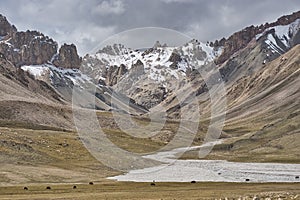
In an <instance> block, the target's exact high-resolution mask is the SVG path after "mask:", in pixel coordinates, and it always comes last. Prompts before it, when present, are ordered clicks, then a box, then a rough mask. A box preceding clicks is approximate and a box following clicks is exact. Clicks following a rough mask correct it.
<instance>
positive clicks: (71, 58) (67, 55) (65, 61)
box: [53, 44, 81, 69]
mask: <svg viewBox="0 0 300 200" xmlns="http://www.w3.org/2000/svg"><path fill="white" fill-rule="evenodd" d="M53 64H54V65H55V66H57V67H62V68H66V69H70V68H73V69H74V68H75V69H79V68H80V64H81V58H80V57H79V55H78V54H77V48H76V46H75V45H74V44H71V45H68V44H64V45H63V46H61V47H60V49H59V53H58V55H57V56H56V58H55V59H54V60H53Z"/></svg>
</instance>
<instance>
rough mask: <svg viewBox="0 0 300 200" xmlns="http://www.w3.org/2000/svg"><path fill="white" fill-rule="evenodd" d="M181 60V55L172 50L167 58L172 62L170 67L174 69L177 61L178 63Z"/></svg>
mask: <svg viewBox="0 0 300 200" xmlns="http://www.w3.org/2000/svg"><path fill="white" fill-rule="evenodd" d="M181 60H182V58H181V56H180V55H179V53H178V52H177V51H176V50H174V51H173V52H172V54H171V56H170V58H169V61H170V62H172V64H171V65H170V67H171V68H172V69H176V68H177V67H178V63H180V62H181Z"/></svg>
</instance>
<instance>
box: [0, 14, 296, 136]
mask: <svg viewBox="0 0 300 200" xmlns="http://www.w3.org/2000/svg"><path fill="white" fill-rule="evenodd" d="M154 42H155V41H154ZM299 43H300V11H299V12H296V13H293V14H291V15H287V16H283V17H280V18H279V19H278V20H277V21H276V22H273V23H266V24H264V25H261V26H250V27H247V28H245V29H243V30H241V31H239V32H236V33H234V34H233V35H232V36H230V37H229V38H227V39H225V38H223V39H221V40H217V41H215V42H207V43H202V42H200V41H198V40H196V39H193V40H191V41H189V42H187V43H186V44H183V45H182V46H177V47H169V46H167V45H161V44H160V43H159V42H156V43H155V44H154V46H153V47H152V48H148V49H143V50H135V49H130V48H129V47H125V46H124V45H122V44H111V45H109V46H106V47H105V48H103V49H99V51H97V53H96V54H94V55H86V56H84V57H83V58H81V57H80V56H78V54H77V50H76V46H75V45H73V44H71V45H68V44H64V45H62V46H61V47H58V44H57V42H55V41H54V40H53V39H51V38H49V37H48V36H45V35H44V34H43V33H40V32H37V31H26V32H23V31H18V30H17V28H16V27H15V26H13V25H11V24H10V23H9V22H8V21H7V19H6V18H5V17H4V16H2V15H0V55H1V56H0V69H1V73H0V82H1V83H0V93H1V95H0V107H1V110H0V120H3V121H7V120H8V121H22V122H27V123H33V124H42V125H47V126H54V127H60V128H67V129H73V128H74V126H73V122H72V109H71V103H72V90H73V89H74V88H75V89H77V90H79V91H80V90H87V93H86V95H91V96H93V97H95V98H96V102H95V105H93V104H92V102H86V101H85V97H82V101H81V100H79V101H78V106H80V107H83V108H90V109H97V110H106V111H112V110H116V111H120V112H127V113H128V114H132V115H147V114H149V113H151V112H155V111H157V110H156V108H158V107H159V106H162V107H164V108H165V110H166V111H167V114H168V117H169V118H171V119H180V116H181V113H182V112H185V113H188V114H189V115H191V116H192V115H193V114H194V112H195V111H196V110H195V109H193V107H191V105H190V104H189V103H188V102H189V101H190V99H189V98H190V97H191V96H197V98H199V99H201V101H199V105H200V108H201V115H203V116H205V117H207V118H209V116H210V108H211V104H210V100H209V92H208V87H207V82H205V81H204V79H203V77H201V74H200V73H199V70H200V71H201V70H205V71H206V74H208V77H206V78H207V80H209V81H210V84H212V85H214V84H218V83H219V82H221V81H224V83H225V88H226V92H227V93H226V97H227V106H228V110H227V115H226V125H227V126H230V127H234V129H232V130H229V129H228V130H226V129H225V130H224V131H225V133H226V134H229V135H230V134H231V136H234V135H236V134H237V135H240V134H241V133H243V131H246V130H248V129H249V127H251V126H257V127H258V129H261V130H260V132H256V134H254V136H253V137H260V136H259V135H257V134H261V133H262V132H264V131H265V130H267V129H268V130H269V129H273V128H274V129H275V128H276V129H282V130H284V132H282V135H277V136H276V138H277V139H280V138H283V137H284V136H285V135H288V134H299V131H300V127H299V123H298V124H296V125H293V126H291V127H287V124H289V122H290V121H291V122H292V123H294V121H298V122H299V113H300V102H299V99H300V92H299V88H300V80H299V78H300V76H299V73H300V56H299V55H300V54H299V53H300V46H299V45H298V44H299ZM217 73H219V74H220V75H221V77H219V78H216V76H215V74H217ZM220 78H221V79H220ZM91 85H95V86H96V90H95V91H96V92H95V91H89V88H90V86H91ZM191 85H192V87H191ZM178 91H184V92H185V95H184V98H185V99H182V102H179V101H178V99H177V98H176V95H177V92H178ZM112 99H115V100H117V101H115V102H120V103H114V104H112V103H111V100H112ZM124 101H128V102H129V104H128V105H125V104H123V103H122V102H124ZM283 122H284V123H283ZM237 124H238V125H237ZM225 133H224V134H225ZM227 136H228V135H227Z"/></svg>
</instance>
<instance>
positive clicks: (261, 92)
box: [184, 45, 300, 163]
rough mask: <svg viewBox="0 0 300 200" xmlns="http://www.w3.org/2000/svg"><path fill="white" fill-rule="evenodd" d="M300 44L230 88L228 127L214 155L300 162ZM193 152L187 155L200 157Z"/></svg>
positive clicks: (251, 159)
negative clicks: (226, 137) (222, 141)
mask: <svg viewBox="0 0 300 200" xmlns="http://www.w3.org/2000/svg"><path fill="white" fill-rule="evenodd" d="M299 54H300V45H297V46H295V47H294V48H292V49H291V50H290V51H288V52H287V53H286V54H284V55H282V56H280V57H279V58H277V59H275V60H274V61H272V62H270V63H268V64H266V65H264V66H263V68H261V69H260V70H258V71H257V72H256V73H253V74H252V75H250V76H244V77H242V78H240V79H239V80H238V81H236V82H235V83H234V84H232V86H228V88H227V91H228V93H227V100H228V110H227V115H226V123H225V127H224V130H223V131H224V132H225V134H226V135H227V136H229V137H230V139H228V140H227V141H226V142H225V143H224V144H221V145H217V146H215V151H214V152H213V153H212V154H210V156H209V158H214V159H216V158H217V159H226V160H235V161H259V162H291V163H300V152H299V148H300V137H299V136H300V123H299V121H300V91H299V90H300V89H299V88H300V57H299ZM195 156H196V152H189V153H187V154H186V155H185V156H184V157H185V158H191V157H195Z"/></svg>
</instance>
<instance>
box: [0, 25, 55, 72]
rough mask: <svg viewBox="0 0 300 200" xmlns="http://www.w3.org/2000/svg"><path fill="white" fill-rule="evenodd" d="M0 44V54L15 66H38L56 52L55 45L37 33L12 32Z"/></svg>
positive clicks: (46, 37)
mask: <svg viewBox="0 0 300 200" xmlns="http://www.w3.org/2000/svg"><path fill="white" fill-rule="evenodd" d="M6 37H8V38H7V39H6V40H5V39H3V40H4V41H3V42H1V43H0V52H1V53H3V54H4V55H5V57H6V58H7V59H8V60H10V61H11V62H12V63H13V64H14V65H16V66H22V65H40V64H43V63H46V62H47V61H50V60H51V58H52V57H53V56H54V55H55V53H56V52H57V43H56V42H55V41H54V40H52V39H51V38H49V37H48V36H45V35H44V34H42V33H40V32H38V31H26V32H23V31H21V32H13V33H12V35H11V36H10V35H7V36H6Z"/></svg>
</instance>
